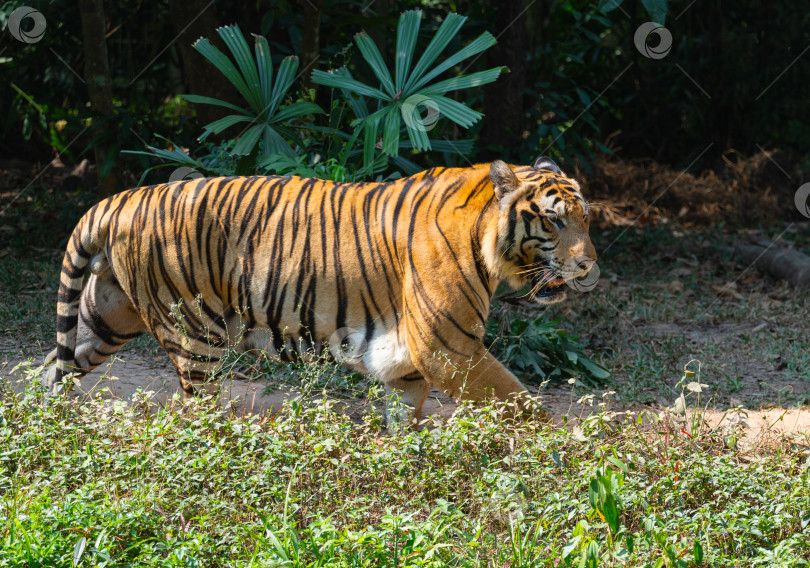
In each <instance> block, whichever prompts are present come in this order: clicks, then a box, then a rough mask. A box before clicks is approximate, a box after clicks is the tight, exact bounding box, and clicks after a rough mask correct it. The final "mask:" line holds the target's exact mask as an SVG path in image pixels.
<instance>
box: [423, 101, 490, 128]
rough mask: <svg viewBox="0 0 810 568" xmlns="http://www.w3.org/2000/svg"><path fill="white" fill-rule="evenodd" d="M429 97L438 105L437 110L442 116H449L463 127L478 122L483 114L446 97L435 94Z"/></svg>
mask: <svg viewBox="0 0 810 568" xmlns="http://www.w3.org/2000/svg"><path fill="white" fill-rule="evenodd" d="M431 99H432V100H433V101H434V102H435V103H436V104H437V106H438V107H439V112H440V113H441V114H442V116H445V117H447V118H449V119H450V120H452V121H453V122H455V123H456V124H458V125H459V126H463V127H464V128H469V127H470V126H472V125H473V124H475V123H476V122H478V121H479V120H480V119H481V117H482V116H484V115H483V114H481V113H480V112H478V111H475V110H473V109H471V108H470V107H468V106H467V105H465V104H463V103H460V102H458V101H455V100H453V99H450V98H447V97H442V96H438V95H436V96H433V97H431Z"/></svg>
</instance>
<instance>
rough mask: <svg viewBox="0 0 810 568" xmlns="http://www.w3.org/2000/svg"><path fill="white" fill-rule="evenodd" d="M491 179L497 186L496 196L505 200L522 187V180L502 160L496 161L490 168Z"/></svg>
mask: <svg viewBox="0 0 810 568" xmlns="http://www.w3.org/2000/svg"><path fill="white" fill-rule="evenodd" d="M489 179H491V180H492V185H494V186H495V196H496V197H497V198H498V199H503V198H504V197H505V196H506V195H509V194H510V193H512V192H513V191H515V190H516V189H517V188H519V187H520V180H519V179H518V178H517V176H516V175H515V172H513V171H512V168H510V167H509V166H508V165H506V163H505V162H503V161H502V160H495V161H494V162H492V165H491V166H489Z"/></svg>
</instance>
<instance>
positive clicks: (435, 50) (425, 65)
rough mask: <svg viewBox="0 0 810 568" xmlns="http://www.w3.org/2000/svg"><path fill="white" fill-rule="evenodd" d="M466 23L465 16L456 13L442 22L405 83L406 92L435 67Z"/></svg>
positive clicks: (448, 15)
mask: <svg viewBox="0 0 810 568" xmlns="http://www.w3.org/2000/svg"><path fill="white" fill-rule="evenodd" d="M466 21H467V18H466V17H465V16H459V15H458V14H456V13H454V12H451V13H449V14H447V17H446V18H445V19H444V21H443V22H442V25H441V26H440V27H439V29H438V31H437V32H436V35H434V36H433V39H431V40H430V43H429V44H428V46H427V47H426V48H425V51H424V53H422V57H420V58H419V61H418V62H417V63H416V65H415V66H414V68H413V72H412V73H411V75H410V77H408V80H407V81H406V82H405V87H404V88H403V90H404V91H405V92H407V93H410V89H411V88H412V86H413V84H414V83H416V82H417V81H418V80H419V79H421V78H422V76H423V75H424V74H425V73H426V72H427V70H428V69H429V68H430V66H431V65H433V62H434V61H436V59H437V58H438V57H439V55H441V53H442V51H444V50H445V48H446V47H447V45H448V44H449V43H450V42H451V41H452V39H453V38H454V37H456V34H457V33H458V32H459V30H460V29H461V26H463V25H464V22H466Z"/></svg>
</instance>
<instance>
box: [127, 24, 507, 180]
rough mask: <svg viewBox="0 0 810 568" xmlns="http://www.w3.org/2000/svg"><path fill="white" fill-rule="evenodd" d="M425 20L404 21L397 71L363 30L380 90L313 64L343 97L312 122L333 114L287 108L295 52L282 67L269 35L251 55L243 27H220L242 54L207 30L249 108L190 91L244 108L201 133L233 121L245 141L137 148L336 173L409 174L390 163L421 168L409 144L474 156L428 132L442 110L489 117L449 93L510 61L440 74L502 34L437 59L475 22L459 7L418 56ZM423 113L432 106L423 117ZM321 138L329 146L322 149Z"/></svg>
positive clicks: (179, 158)
mask: <svg viewBox="0 0 810 568" xmlns="http://www.w3.org/2000/svg"><path fill="white" fill-rule="evenodd" d="M421 18H422V12H421V11H420V10H411V11H407V12H405V13H403V14H402V16H401V18H400V21H399V26H398V28H397V57H396V60H395V61H394V65H393V72H391V71H389V69H388V67H387V66H386V64H385V62H384V61H383V58H382V55H381V53H380V51H379V49H378V48H377V46H376V45H375V44H374V42H373V41H372V40H371V38H370V37H369V36H368V35H367V34H365V33H359V34H357V36H355V43H356V45H357V47H358V48H359V50H360V53H361V54H362V56H363V58H364V60H365V61H366V63H368V65H369V67H370V68H371V70H372V72H373V73H374V76H375V77H376V79H377V80H378V81H379V83H380V86H379V88H377V87H375V86H372V85H368V84H366V83H363V82H362V81H360V80H358V79H356V78H355V77H354V76H352V73H351V72H350V71H349V69H347V68H345V67H344V68H341V69H337V70H334V71H330V72H324V71H318V70H316V71H314V72H313V74H312V80H313V82H315V83H318V84H321V85H324V86H328V87H334V88H335V89H336V92H337V93H338V94H339V97H340V98H341V100H340V101H336V102H335V104H334V105H333V108H332V109H331V110H332V112H331V113H330V117H329V121H328V122H327V123H326V124H318V123H316V122H315V121H314V120H313V118H314V117H315V116H318V115H324V114H325V113H324V111H323V109H322V108H321V107H320V106H318V105H316V104H315V103H313V102H311V101H309V100H303V99H298V100H295V101H293V102H290V103H289V104H287V106H284V101H285V100H287V99H290V98H292V97H291V95H290V93H291V89H292V88H293V85H294V83H295V79H296V71H297V70H298V59H297V58H296V57H294V56H290V57H287V58H285V59H284V60H282V61H281V63H280V64H279V66H278V68H277V69H274V68H273V65H272V62H271V59H270V48H269V46H268V43H267V40H266V39H265V38H263V37H261V36H256V37H255V42H254V50H253V54H251V51H250V48H249V46H248V43H247V41H245V38H244V36H243V35H242V32H241V31H240V30H239V28H238V27H237V26H225V27H222V28H219V29H217V33H218V34H219V35H220V37H221V38H222V39H223V41H224V42H225V44H226V45H227V46H228V49H229V50H230V52H231V55H232V56H233V61H232V60H231V59H230V58H228V57H227V56H226V55H225V54H223V53H222V52H221V51H219V50H218V49H217V48H216V47H214V46H213V45H212V44H211V42H209V41H208V40H207V39H205V38H203V39H200V40H198V41H197V43H195V44H194V48H195V49H196V50H197V51H199V52H200V53H201V54H202V55H203V56H204V57H205V58H206V59H207V60H208V61H210V62H211V63H212V64H213V65H215V66H216V67H217V69H219V71H220V72H222V74H223V75H224V76H225V78H226V79H227V80H228V81H229V82H230V83H231V84H233V85H234V87H235V88H236V90H237V91H238V92H239V94H240V95H241V96H242V97H243V98H244V99H245V102H246V103H247V105H246V107H240V106H237V105H234V104H232V103H230V102H227V101H223V100H220V99H216V98H212V97H204V96H200V95H184V96H183V98H184V99H186V100H187V101H189V102H192V103H198V104H211V105H216V106H220V107H224V108H227V109H228V110H231V111H235V112H236V114H230V115H228V116H225V117H223V118H221V119H219V120H216V121H214V122H212V123H210V124H208V125H206V126H205V131H204V132H203V134H202V135H201V136H200V138H199V140H200V141H205V140H206V139H207V138H208V137H209V136H210V135H211V134H220V133H222V132H224V131H226V130H227V129H229V128H232V127H242V128H243V131H242V132H241V133H240V134H239V136H238V137H237V139H236V140H226V141H224V142H222V143H221V144H218V145H216V146H207V149H208V150H209V153H208V154H207V155H206V156H205V157H202V158H194V157H192V155H190V154H189V153H187V152H186V151H183V150H182V149H180V148H178V147H177V145H176V144H173V143H171V142H169V141H168V140H167V142H168V143H169V145H170V146H171V148H170V149H159V148H155V147H152V146H147V150H148V151H147V152H128V153H131V154H141V155H149V156H156V157H158V158H160V159H161V160H164V161H165V162H166V163H165V164H164V165H166V166H174V167H178V166H183V167H189V168H193V169H195V170H198V171H199V172H204V173H208V174H214V175H233V174H236V175H252V174H256V173H277V174H284V175H299V176H312V177H319V178H325V179H333V180H335V181H358V180H362V179H367V178H370V177H372V176H378V177H382V178H384V177H397V176H399V175H401V173H400V172H399V171H395V172H394V171H388V169H389V160H390V161H391V162H393V164H394V165H395V166H396V167H397V168H399V170H401V172H404V173H406V174H408V175H410V174H413V173H416V172H418V171H420V170H421V169H422V168H420V167H419V166H418V165H417V164H415V163H414V162H412V161H411V160H410V159H408V158H406V157H405V156H403V155H402V154H403V153H404V152H403V151H409V152H412V151H416V152H426V151H431V150H433V151H439V152H444V153H450V154H462V155H465V154H469V153H471V152H472V142H471V141H470V140H448V139H446V138H444V139H431V138H429V137H428V134H427V133H428V131H430V130H432V129H433V128H434V126H436V122H437V121H438V120H439V119H440V118H441V117H446V118H448V119H449V120H450V121H451V122H453V123H454V124H456V125H458V126H460V127H462V128H469V127H470V126H472V125H473V124H475V123H476V122H478V120H480V119H481V117H482V116H483V115H482V114H481V113H480V112H478V111H476V110H473V109H471V108H470V107H469V106H467V105H465V104H464V103H463V102H460V101H458V100H455V99H453V98H450V97H448V96H446V95H447V94H448V93H450V92H453V91H458V90H463V89H470V88H475V87H480V86H481V85H485V84H487V83H491V82H492V81H494V80H495V79H497V78H498V76H499V75H500V73H501V71H502V70H503V68H501V67H495V68H492V69H488V70H485V71H480V72H476V73H470V74H467V75H464V74H461V75H457V76H451V77H449V78H444V79H440V78H441V77H446V75H447V74H449V73H451V72H452V70H453V69H454V68H455V67H456V66H458V65H459V64H460V63H462V62H463V61H465V60H467V59H469V58H471V57H473V56H475V55H478V54H480V53H482V52H484V51H485V50H487V49H489V48H490V47H491V46H493V45H494V44H495V42H496V40H495V38H494V37H493V36H492V34H490V33H489V32H484V33H482V34H481V35H479V36H478V37H477V38H476V39H475V40H473V41H472V42H471V43H469V44H468V45H467V46H465V47H464V48H462V49H460V50H459V51H457V52H456V53H454V54H452V55H450V56H448V57H447V58H446V59H444V60H443V61H442V62H441V63H438V64H436V61H437V59H438V58H439V57H440V56H441V55H442V53H443V52H444V50H445V49H446V48H447V46H448V45H449V44H450V42H451V41H452V40H453V39H454V38H455V37H456V36H457V35H458V33H459V31H460V30H461V27H462V25H463V24H464V22H465V21H466V20H467V18H466V17H464V16H459V15H458V14H454V13H450V14H448V15H447V17H446V18H445V20H444V21H443V22H442V24H441V26H440V27H439V30H438V31H437V32H436V34H435V36H434V37H433V38H432V39H431V40H430V42H429V43H428V45H427V47H425V49H424V51H422V52H421V56H419V58H418V60H417V59H416V54H417V52H418V50H417V40H418V38H419V29H420V21H421ZM234 62H235V63H234ZM346 109H350V112H346ZM423 113H426V115H425V116H424V117H423V116H422V114H423ZM352 114H353V118H352V116H351V115H352ZM319 137H320V138H319ZM323 137H328V138H329V139H330V140H329V143H328V144H324V143H323V142H322V141H321V138H323ZM335 141H337V143H335ZM321 146H324V147H325V151H321V150H319V147H321ZM323 154H325V155H323ZM358 162H359V163H358ZM386 172H387V174H386Z"/></svg>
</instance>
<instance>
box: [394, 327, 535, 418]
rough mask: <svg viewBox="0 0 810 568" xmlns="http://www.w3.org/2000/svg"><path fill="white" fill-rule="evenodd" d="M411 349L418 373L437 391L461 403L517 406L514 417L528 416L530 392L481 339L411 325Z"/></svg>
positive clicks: (409, 330)
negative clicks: (491, 403)
mask: <svg viewBox="0 0 810 568" xmlns="http://www.w3.org/2000/svg"><path fill="white" fill-rule="evenodd" d="M408 348H409V350H410V354H411V360H412V361H413V364H414V366H415V367H416V368H417V370H418V371H419V372H420V373H422V375H423V376H424V377H425V378H426V379H427V380H428V381H429V382H430V383H431V384H432V385H433V386H435V387H436V388H438V389H439V390H441V391H442V392H444V393H445V394H447V395H448V396H450V397H452V398H454V399H456V400H458V401H462V400H471V401H475V402H484V401H488V400H497V401H500V402H505V403H514V404H515V405H516V406H515V407H514V408H513V409H512V412H513V413H514V414H518V415H519V414H528V413H529V410H528V407H527V405H526V404H525V402H526V401H527V398H528V396H530V395H529V391H528V390H527V389H526V387H525V386H523V384H522V383H521V382H520V381H519V380H518V379H517V377H515V375H514V374H512V372H511V371H509V369H507V368H506V367H504V365H503V364H502V363H501V362H500V361H498V360H497V359H496V358H495V356H494V355H492V353H490V352H489V351H488V350H487V348H486V347H485V346H484V344H483V342H482V341H481V340H480V339H473V338H471V337H469V336H468V335H467V334H464V333H461V332H459V331H455V332H454V330H452V329H450V326H449V325H443V326H441V329H435V328H433V329H430V328H427V327H426V325H418V324H417V323H416V321H414V319H413V318H411V319H410V321H409V322H408Z"/></svg>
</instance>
